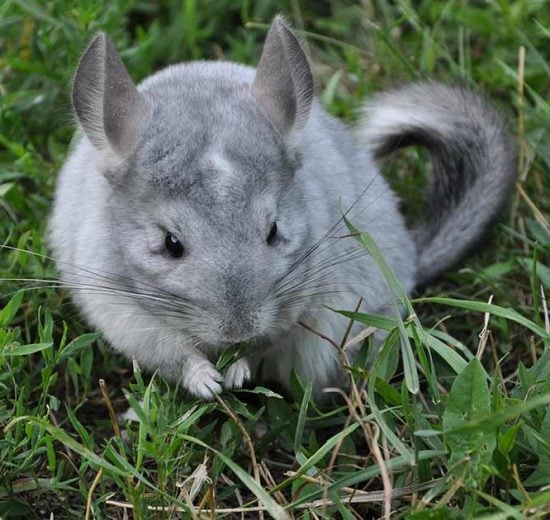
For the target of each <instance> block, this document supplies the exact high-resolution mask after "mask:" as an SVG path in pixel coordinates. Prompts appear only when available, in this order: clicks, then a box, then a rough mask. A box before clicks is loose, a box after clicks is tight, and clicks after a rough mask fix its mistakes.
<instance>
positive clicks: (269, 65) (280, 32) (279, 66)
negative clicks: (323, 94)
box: [252, 16, 314, 136]
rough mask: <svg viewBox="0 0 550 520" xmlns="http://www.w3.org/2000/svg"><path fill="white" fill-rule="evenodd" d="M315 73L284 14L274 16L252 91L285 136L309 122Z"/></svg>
mask: <svg viewBox="0 0 550 520" xmlns="http://www.w3.org/2000/svg"><path fill="white" fill-rule="evenodd" d="M313 90H314V88H313V75H312V73H311V68H310V66H309V62H308V59H307V56H306V53H305V52H304V49H303V48H302V46H301V44H300V41H299V40H298V38H297V37H296V35H295V34H294V33H293V32H292V30H291V29H290V28H289V27H288V26H287V25H286V23H285V21H284V19H283V18H282V17H281V16H277V17H275V19H274V20H273V23H272V24H271V27H270V29H269V32H268V34H267V38H266V40H265V43H264V49H263V52H262V56H261V58H260V63H259V64H258V68H257V71H256V78H255V79H254V83H253V84H252V94H253V95H254V97H255V98H256V101H257V102H258V103H259V104H260V106H261V107H262V108H263V110H264V111H265V112H266V114H267V116H268V117H269V119H270V120H271V122H272V123H273V124H274V125H275V127H276V128H277V129H278V130H279V132H280V133H281V134H282V135H283V136H287V135H288V134H289V133H290V132H291V131H295V130H299V129H301V128H302V127H303V126H304V125H305V124H306V122H307V119H308V116H309V111H310V108H311V101H312V99H313Z"/></svg>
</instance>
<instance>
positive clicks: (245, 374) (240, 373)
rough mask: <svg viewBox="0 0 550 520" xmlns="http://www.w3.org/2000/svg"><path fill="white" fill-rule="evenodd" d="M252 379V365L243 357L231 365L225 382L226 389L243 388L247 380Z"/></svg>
mask: <svg viewBox="0 0 550 520" xmlns="http://www.w3.org/2000/svg"><path fill="white" fill-rule="evenodd" d="M249 380H250V365H249V364H248V360H247V359H246V358H241V359H238V360H237V361H235V363H233V364H232V365H229V367H228V368H227V372H226V374H225V382H224V384H223V386H224V388H225V389H226V390H232V389H237V388H241V387H242V386H243V383H244V382H245V381H249Z"/></svg>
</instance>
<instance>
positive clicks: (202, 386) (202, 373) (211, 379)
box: [183, 359, 224, 401]
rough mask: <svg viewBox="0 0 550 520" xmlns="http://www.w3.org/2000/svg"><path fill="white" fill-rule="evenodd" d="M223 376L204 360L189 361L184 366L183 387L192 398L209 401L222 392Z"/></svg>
mask: <svg viewBox="0 0 550 520" xmlns="http://www.w3.org/2000/svg"><path fill="white" fill-rule="evenodd" d="M223 380H224V378H223V376H222V375H221V374H220V373H219V372H218V371H217V370H216V367H215V366H214V365H213V364H212V363H210V361H207V360H206V359H200V360H189V361H188V362H187V363H186V366H185V374H184V376H183V386H184V387H185V388H186V389H187V390H188V391H189V392H190V393H191V394H193V395H194V396H196V397H201V398H202V399H206V400H208V401H211V400H212V399H214V396H215V395H216V394H219V393H220V392H221V391H222V387H221V384H220V383H222V382H223Z"/></svg>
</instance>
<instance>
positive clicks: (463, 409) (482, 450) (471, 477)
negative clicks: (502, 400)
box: [443, 358, 497, 484]
mask: <svg viewBox="0 0 550 520" xmlns="http://www.w3.org/2000/svg"><path fill="white" fill-rule="evenodd" d="M490 414H491V397H490V394H489V388H488V386H487V380H486V377H485V370H483V367H482V366H481V363H480V362H479V360H478V359H477V358H474V359H472V360H471V361H470V362H469V363H468V365H467V366H466V368H465V369H464V370H463V371H462V372H461V373H460V374H459V375H458V376H457V378H456V379H455V381H454V383H453V385H452V387H451V391H450V393H449V400H448V402H447V407H446V409H445V412H444V414H443V435H444V439H445V442H446V443H447V445H448V447H449V449H450V450H451V459H450V461H449V467H453V466H455V465H456V464H457V463H459V462H461V461H464V462H466V461H468V462H467V475H468V476H467V481H468V483H469V484H474V483H476V482H477V483H478V484H480V483H482V482H483V475H482V469H483V466H484V465H486V464H489V463H490V461H491V458H492V456H493V451H494V449H495V447H496V441H497V439H496V429H494V428H487V427H485V425H480V426H479V427H478V428H475V429H471V430H469V431H467V432H460V433H456V432H453V430H454V429H456V428H458V427H460V426H463V425H466V424H468V423H471V422H473V421H479V420H481V419H484V418H486V417H488V416H490ZM459 471H463V468H462V467H461V468H460V470H459Z"/></svg>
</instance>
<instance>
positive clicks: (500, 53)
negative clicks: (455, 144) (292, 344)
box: [0, 0, 550, 519]
mask: <svg viewBox="0 0 550 520" xmlns="http://www.w3.org/2000/svg"><path fill="white" fill-rule="evenodd" d="M279 11H284V12H285V13H287V14H288V16H289V18H290V19H292V21H293V23H294V25H295V26H296V27H298V28H300V29H303V31H304V32H303V33H302V34H303V35H304V36H306V37H307V40H308V45H309V48H310V53H311V56H312V61H313V66H314V71H315V75H316V78H317V80H318V92H319V94H320V96H321V97H322V99H323V102H324V103H325V105H326V107H327V109H328V110H329V111H330V112H331V113H333V114H335V115H337V116H339V117H342V118H344V119H346V120H349V121H352V120H353V119H354V114H355V111H356V109H357V108H358V107H359V106H360V104H361V100H362V99H363V98H364V97H365V96H366V95H368V94H369V93H371V92H375V91H378V90H380V89H383V88H385V87H388V86H391V85H395V84H396V83H402V82H406V81H411V80H417V79H422V78H432V79H438V80H441V81H449V82H461V83H465V84H468V85H470V86H472V87H473V88H475V89H479V90H480V91H483V92H486V93H487V95H489V96H490V97H491V98H492V99H493V100H494V101H495V103H496V104H497V106H499V107H500V108H501V110H502V111H503V113H504V114H505V116H506V117H507V118H508V121H509V123H510V127H511V129H512V130H513V131H514V132H515V134H516V135H517V142H518V150H519V157H520V161H519V165H518V168H519V182H518V184H519V188H518V192H517V194H516V195H515V196H514V202H513V207H512V209H511V211H510V212H509V214H507V215H503V216H502V218H501V220H500V223H499V225H498V226H496V227H495V229H494V230H493V232H492V233H491V236H490V238H489V239H488V241H487V245H486V247H485V248H484V249H483V251H480V252H479V253H478V254H476V255H475V256H473V257H471V258H470V259H469V260H468V261H467V262H466V263H465V264H464V266H463V267H462V269H460V270H459V271H457V272H454V273H449V274H448V276H447V277H446V278H445V279H444V280H442V281H440V282H439V283H437V284H435V285H433V286H431V287H430V288H429V289H427V290H426V291H425V292H424V293H422V294H415V295H413V296H414V298H415V299H413V300H412V301H406V302H405V303H406V305H407V308H408V309H409V313H408V314H409V316H408V317H406V318H405V319H404V320H403V321H402V322H397V321H395V320H394V319H388V318H381V317H377V316H369V315H364V314H348V315H349V316H350V317H351V318H353V319H355V320H358V321H361V322H363V323H365V324H367V325H370V326H374V327H377V328H381V329H385V330H388V331H389V335H388V338H387V340H386V342H385V343H384V345H383V347H382V349H381V350H380V351H379V353H378V355H377V357H376V359H375V362H374V365H373V366H372V367H371V368H370V369H369V370H367V369H365V368H364V367H365V366H367V365H365V362H364V361H365V358H366V357H367V356H368V349H369V346H370V345H369V341H368V340H367V341H366V342H365V345H364V347H363V348H362V350H361V354H360V356H359V357H358V359H357V360H356V361H355V362H354V364H353V366H350V368H349V384H350V385H349V386H350V390H349V395H348V397H347V399H346V400H343V401H342V403H345V404H341V405H339V406H338V405H335V406H334V407H333V408H329V409H323V410H319V409H318V408H317V407H316V406H315V404H314V403H312V402H311V401H310V395H311V388H310V387H308V386H307V385H306V386H305V387H303V386H302V385H301V384H300V383H299V381H294V385H293V392H292V394H293V395H292V396H290V397H287V398H281V397H280V396H278V395H277V394H276V393H275V392H274V391H272V390H268V389H264V388H256V389H254V390H251V391H246V392H245V391H242V392H234V393H225V394H222V397H221V399H220V400H218V401H217V402H214V403H204V402H201V401H195V400H192V399H189V398H187V397H185V396H184V395H183V393H182V392H181V391H180V389H178V388H175V387H173V386H169V385H168V384H166V383H165V382H164V381H162V380H161V379H159V378H158V377H157V376H155V375H151V374H145V373H144V374H142V373H141V372H140V370H139V369H137V368H136V367H132V365H131V363H129V362H128V361H127V360H125V359H122V358H120V357H119V356H117V355H116V354H115V353H113V352H112V351H111V350H110V349H109V348H108V347H107V346H106V345H105V343H104V342H103V340H102V339H101V337H100V336H99V335H98V334H96V333H93V332H92V331H90V330H89V329H88V328H87V327H86V325H85V324H83V323H82V321H81V320H80V319H79V317H78V314H77V312H76V310H75V309H74V307H72V306H71V304H70V302H69V299H68V295H67V294H66V293H65V292H63V291H60V290H57V289H46V288H38V289H32V287H33V285H35V284H34V283H33V282H31V281H24V282H20V283H16V282H13V281H12V282H10V281H8V280H7V279H13V278H24V279H27V280H28V279H32V278H48V277H51V276H55V269H54V266H53V263H52V262H51V261H50V260H49V259H48V258H47V254H48V247H47V243H46V225H45V222H46V218H47V215H48V212H49V209H50V207H51V200H52V194H53V188H54V184H55V176H56V172H57V171H58V170H59V167H60V165H61V164H62V161H63V159H64V157H65V156H66V153H67V147H68V144H69V141H70V138H71V135H72V132H73V129H74V127H73V124H72V122H71V121H72V119H71V113H70V103H69V98H68V93H69V88H70V79H71V75H72V73H73V70H74V68H75V65H76V63H77V60H78V56H79V54H80V53H81V51H82V49H83V48H84V46H85V45H86V42H87V41H88V39H89V38H90V37H91V35H92V34H93V33H94V32H95V31H97V30H99V29H101V30H105V31H107V32H109V34H110V35H111V36H112V38H113V40H114V41H115V44H116V45H117V47H118V48H119V49H121V50H122V57H123V59H124V61H125V62H126V64H127V66H128V68H129V69H130V71H131V73H132V75H133V77H134V78H135V79H137V80H139V79H141V78H143V77H145V76H146V75H148V74H149V73H150V72H151V71H154V70H157V69H158V68H160V67H163V66H165V65H166V64H169V63H173V62H176V61H180V60H190V59H202V58H204V59H221V58H223V59H229V60H235V61H239V62H245V63H250V64H255V63H256V62H257V59H258V56H259V51H260V46H261V42H262V40H263V37H264V36H265V30H266V27H267V26H266V24H267V23H268V22H269V20H270V19H271V17H272V16H273V15H274V14H275V13H277V12H279ZM520 47H522V48H524V49H525V67H524V70H523V71H522V68H521V67H519V64H518V56H519V52H520V51H519V49H520ZM549 49H550V5H549V3H548V2H547V1H522V0H519V1H511V0H510V1H508V0H499V1H494V2H490V3H486V2H465V1H460V2H459V1H456V2H442V1H418V2H414V3H412V2H409V1H407V0H398V1H396V2H386V1H384V0H380V1H374V2H363V3H359V2H352V1H347V0H333V1H331V2H328V1H327V2H301V3H300V4H299V3H298V2H296V1H294V2H274V1H271V0H261V1H258V2H250V1H242V2H237V1H232V0H217V1H214V0H201V2H198V1H195V0H182V1H180V2H176V1H175V0H173V1H163V2H156V3H152V2H146V1H143V0H112V1H110V2H100V1H98V0H86V1H84V0H80V1H76V2H69V1H68V0H52V1H48V2H41V1H38V0H4V1H3V2H2V3H1V5H0V236H1V240H2V242H3V243H4V244H5V245H8V246H11V247H17V248H20V249H22V250H25V251H30V252H33V253H36V254H31V253H25V252H20V251H13V250H8V249H3V250H1V251H0V277H1V278H2V280H1V281H0V294H1V295H2V299H1V300H0V308H2V310H1V311H0V517H2V518H12V517H17V516H26V517H28V518H73V517H78V518H84V517H85V515H88V516H87V518H126V517H127V516H125V514H127V515H128V516H130V517H131V516H132V515H133V517H134V518H153V517H154V518H177V517H183V518H214V517H216V518H224V517H225V518H242V517H241V513H240V512H239V511H241V510H244V511H248V513H246V515H245V518H261V517H262V515H263V516H264V517H265V518H269V517H270V516H271V517H273V518H287V517H294V518H303V519H315V518H345V519H347V518H375V517H381V516H383V515H384V514H385V513H388V512H389V510H390V509H391V511H392V512H393V514H394V515H395V517H396V518H399V517H405V518H410V519H413V518H414V519H417V518H418V519H423V518H442V519H443V518H474V517H475V518H478V517H480V518H481V517H483V518H502V519H505V518H525V517H533V518H542V517H543V516H545V513H546V514H548V513H549V512H550V437H549V435H548V432H550V406H549V405H550V331H549V324H548V311H547V309H546V304H545V301H544V293H546V294H550V255H549V253H550V229H549V224H548V220H549V218H548V216H549V215H550V192H549V189H548V186H549V175H550V132H549V130H548V129H549V128H550V104H549V103H548V99H549V98H550V81H549V78H550V55H549V52H548V51H549ZM424 157H425V156H424V154H423V153H422V152H421V151H416V150H407V151H404V152H403V153H400V154H399V155H398V156H396V157H395V158H394V159H393V160H392V161H390V163H388V165H387V170H388V171H387V173H388V175H389V176H390V177H391V179H392V183H393V184H394V186H395V187H396V189H398V190H399V192H400V193H401V194H402V195H403V197H404V198H405V199H407V203H406V204H405V206H406V208H407V210H408V211H409V212H410V213H411V214H414V212H415V211H416V210H417V209H418V207H419V201H420V198H419V191H420V189H419V186H421V185H422V174H423V171H424V169H425V163H424V161H423V158H424ZM361 240H362V241H363V243H364V245H365V247H366V248H367V249H369V251H371V254H372V255H373V257H374V258H375V259H377V261H379V262H380V264H381V267H382V268H383V270H385V271H387V270H386V268H385V266H384V264H383V259H382V258H379V257H378V255H377V251H376V246H375V244H373V243H372V241H371V240H370V237H368V236H367V235H362V236H361ZM42 255H46V256H42ZM387 280H388V283H389V285H390V287H391V290H393V291H395V292H396V294H397V295H400V288H399V287H398V284H397V283H396V281H395V280H394V279H393V278H392V276H391V273H387ZM18 289H27V290H25V291H19V292H17V291H18ZM491 296H492V297H493V299H492V300H490V298H491ZM8 302H9V303H8ZM347 310H348V311H351V309H347ZM413 311H414V314H413ZM344 355H345V354H344V353H342V356H344ZM133 368H136V369H135V370H134V369H133ZM100 380H103V381H104V383H102V384H100ZM417 388H418V391H417V392H416V389H417ZM128 406H131V407H132V408H133V409H134V410H135V412H136V413H137V415H138V416H139V417H140V419H141V422H140V423H135V422H127V423H124V422H123V423H122V424H121V425H120V426H118V424H117V423H116V421H115V420H113V414H114V413H119V412H122V411H124V410H125V409H127V408H128ZM390 499H391V501H390ZM130 508H131V509H130ZM213 510H215V511H216V513H213V512H211V511H213ZM154 511H156V512H154ZM179 511H183V512H179ZM224 511H225V512H224ZM262 511H265V513H262ZM50 514H52V515H53V516H50Z"/></svg>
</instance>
